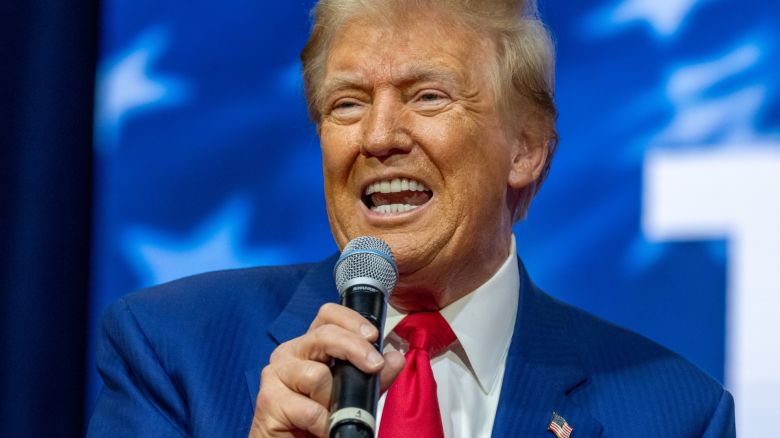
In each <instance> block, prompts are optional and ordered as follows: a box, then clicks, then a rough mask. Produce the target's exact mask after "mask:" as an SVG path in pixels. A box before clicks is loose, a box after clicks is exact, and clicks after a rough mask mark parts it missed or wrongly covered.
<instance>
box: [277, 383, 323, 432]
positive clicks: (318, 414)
mask: <svg viewBox="0 0 780 438" xmlns="http://www.w3.org/2000/svg"><path fill="white" fill-rule="evenodd" d="M290 394H291V395H290V396H289V398H288V400H287V401H286V402H285V403H286V404H287V406H285V407H284V408H283V412H284V413H285V415H286V416H287V420H288V421H289V423H290V424H292V425H293V427H295V428H296V429H300V430H305V431H308V432H309V433H311V434H312V435H314V436H318V437H321V438H327V436H328V417H329V416H330V412H329V411H328V410H327V409H325V407H324V406H322V405H321V404H319V403H317V402H315V401H314V400H311V399H309V398H306V397H305V396H303V395H301V394H296V393H294V392H290Z"/></svg>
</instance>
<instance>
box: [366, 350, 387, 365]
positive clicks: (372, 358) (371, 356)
mask: <svg viewBox="0 0 780 438" xmlns="http://www.w3.org/2000/svg"><path fill="white" fill-rule="evenodd" d="M366 359H368V364H369V365H370V366H372V367H375V366H378V365H381V364H382V362H384V360H385V359H384V358H383V357H382V355H381V354H379V352H377V351H372V352H370V353H368V356H366Z"/></svg>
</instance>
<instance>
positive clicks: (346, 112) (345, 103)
mask: <svg viewBox="0 0 780 438" xmlns="http://www.w3.org/2000/svg"><path fill="white" fill-rule="evenodd" d="M364 107H365V105H364V104H363V102H361V101H360V100H358V99H355V98H351V97H345V98H341V99H338V100H336V101H335V102H334V103H333V104H332V105H331V107H330V108H331V109H330V115H331V116H332V117H333V118H334V119H336V120H340V121H342V122H353V121H356V120H357V119H359V118H360V117H361V114H362V112H363V109H364Z"/></svg>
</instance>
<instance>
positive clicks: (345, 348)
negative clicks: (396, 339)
mask: <svg viewBox="0 0 780 438" xmlns="http://www.w3.org/2000/svg"><path fill="white" fill-rule="evenodd" d="M294 345H295V349H296V354H295V355H296V356H298V357H299V358H301V359H308V360H316V361H319V362H328V361H330V359H331V358H335V359H342V360H347V361H349V362H351V363H352V364H353V365H355V366H356V367H358V368H360V369H361V370H362V371H363V372H366V373H371V374H373V373H376V372H379V370H380V369H382V366H383V365H384V362H385V360H384V358H383V357H382V355H381V354H379V352H378V351H376V348H374V346H373V345H372V344H371V343H369V342H368V341H367V340H366V339H365V338H362V337H360V336H359V335H357V334H355V333H354V332H351V331H349V330H346V329H344V328H343V327H340V326H336V325H332V324H328V325H323V326H320V327H317V328H316V329H314V330H312V331H310V332H308V333H306V334H305V335H303V336H301V337H300V338H298V339H297V340H296V341H295V344H294Z"/></svg>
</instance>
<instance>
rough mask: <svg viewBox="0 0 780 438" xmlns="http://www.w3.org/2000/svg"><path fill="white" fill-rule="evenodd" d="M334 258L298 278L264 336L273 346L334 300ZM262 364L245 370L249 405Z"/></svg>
mask: <svg viewBox="0 0 780 438" xmlns="http://www.w3.org/2000/svg"><path fill="white" fill-rule="evenodd" d="M337 259H338V254H336V255H334V256H332V257H329V258H327V259H325V260H324V261H322V262H321V263H317V264H315V265H312V268H311V269H310V270H309V272H307V273H306V274H305V275H304V277H303V278H302V279H301V282H300V283H299V284H298V287H297V288H296V289H295V292H294V293H293V295H292V297H291V298H290V301H289V302H288V303H287V305H286V306H285V307H284V309H282V311H281V312H280V313H279V316H277V317H276V319H275V320H274V321H273V322H272V323H271V324H270V325H269V326H268V335H269V336H271V338H272V339H273V340H274V342H276V344H277V345H279V344H281V343H284V342H287V341H289V340H290V339H293V338H296V337H298V336H301V335H302V334H304V333H306V330H308V329H309V324H311V322H312V321H313V320H314V317H315V316H316V315H317V312H318V311H319V309H320V307H321V306H322V305H323V304H325V303H328V302H338V298H339V294H338V291H337V290H336V286H335V283H334V280H333V265H335V263H336V260H337ZM293 286H294V285H290V287H293ZM263 366H264V365H263V364H260V365H259V366H258V367H256V368H251V369H249V370H246V372H245V376H246V381H247V385H248V386H249V396H250V402H251V403H252V407H253V408H254V403H255V400H256V399H257V394H258V393H259V392H260V371H261V370H262V368H263Z"/></svg>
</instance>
